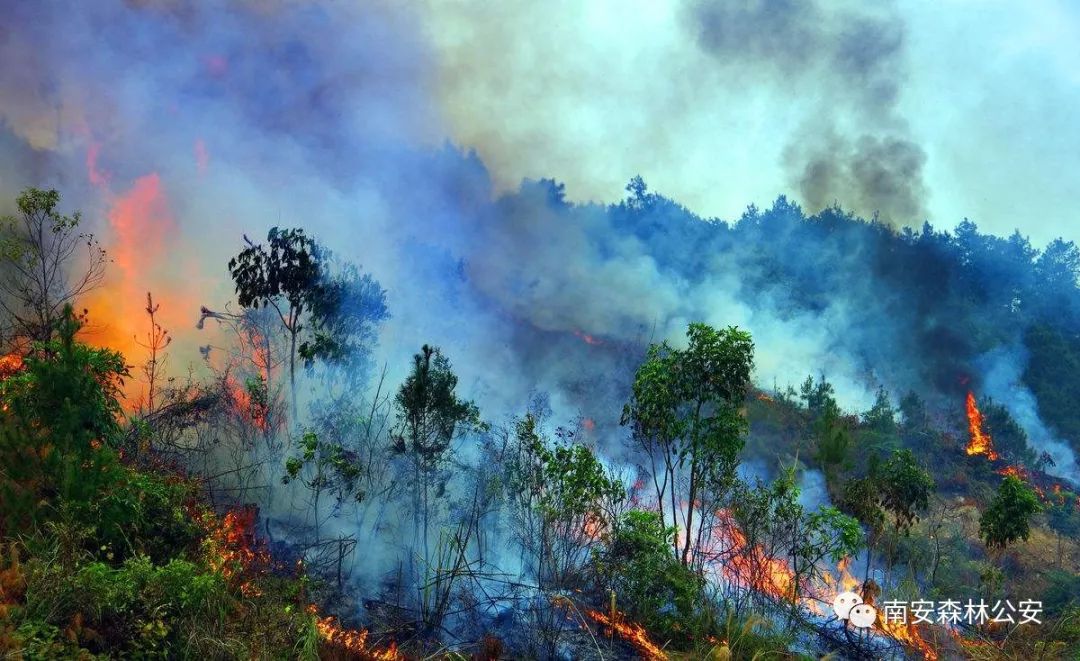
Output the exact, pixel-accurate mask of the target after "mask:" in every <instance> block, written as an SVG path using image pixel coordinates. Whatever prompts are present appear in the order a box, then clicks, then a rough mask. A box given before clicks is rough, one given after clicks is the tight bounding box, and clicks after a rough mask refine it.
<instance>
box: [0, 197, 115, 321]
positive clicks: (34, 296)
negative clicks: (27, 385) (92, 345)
mask: <svg viewBox="0 0 1080 661" xmlns="http://www.w3.org/2000/svg"><path fill="white" fill-rule="evenodd" d="M59 204H60V193H58V192H56V191H55V190H52V189H50V190H40V189H38V188H27V189H26V190H24V191H23V192H22V193H21V194H20V195H19V196H18V198H17V199H16V205H17V206H18V209H19V214H18V216H17V217H11V216H7V217H4V218H0V273H2V277H0V309H2V310H3V312H4V316H5V317H6V318H7V319H6V321H7V328H5V329H4V330H5V331H6V332H7V334H8V337H7V338H5V341H10V340H14V341H16V343H18V342H19V341H20V340H28V341H39V342H41V341H45V340H48V339H49V338H50V337H51V335H52V333H53V331H54V329H55V327H56V324H57V323H58V322H60V320H61V319H62V318H63V316H64V307H65V306H66V305H72V304H74V302H75V300H76V299H77V298H78V297H79V296H81V295H82V294H85V293H87V292H89V291H91V290H92V289H93V288H94V287H96V286H97V285H99V284H100V283H101V279H102V277H103V276H104V275H105V265H106V261H107V260H106V254H105V250H104V249H102V248H101V246H100V245H99V244H98V242H97V240H96V239H95V238H94V236H93V235H92V234H87V233H84V232H80V231H79V225H80V223H81V222H82V216H81V215H80V214H79V212H75V213H73V214H72V215H70V216H66V215H64V214H61V213H60V212H59V211H57V206H58V205H59ZM84 250H85V254H82V253H83V251H84Z"/></svg>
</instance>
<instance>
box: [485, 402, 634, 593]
mask: <svg viewBox="0 0 1080 661" xmlns="http://www.w3.org/2000/svg"><path fill="white" fill-rule="evenodd" d="M514 431H515V444H514V447H513V449H512V452H511V459H510V461H509V464H508V467H507V468H508V470H507V480H506V482H507V489H508V492H509V494H510V500H511V503H513V505H514V507H513V515H514V518H515V524H516V528H517V536H518V539H519V541H520V542H521V543H522V546H523V548H524V550H525V551H526V552H528V554H529V555H530V556H531V557H532V558H533V560H534V562H535V570H536V576H537V580H538V583H539V585H540V586H541V587H542V588H546V587H551V586H555V587H565V586H566V585H568V584H569V583H568V582H569V581H571V580H573V579H574V578H575V577H577V576H576V575H577V574H578V573H579V570H580V569H581V566H582V564H583V563H584V561H585V560H587V559H588V550H589V549H590V548H591V547H592V546H593V545H595V544H596V543H597V542H598V541H599V540H600V538H601V537H602V536H603V535H606V534H607V532H608V529H609V527H610V524H611V520H612V516H613V514H614V509H616V508H617V507H618V506H619V505H621V503H622V502H623V501H624V500H625V497H626V489H625V487H624V486H623V485H622V483H621V482H619V480H617V479H615V478H613V477H611V476H610V475H608V473H607V471H606V470H605V469H604V466H603V465H602V464H601V463H600V461H599V459H597V458H596V455H595V454H593V452H592V450H590V449H589V448H587V447H585V446H584V445H581V444H578V443H572V442H560V443H553V442H551V441H550V440H548V439H547V438H546V437H545V436H544V435H543V433H542V431H541V429H540V423H539V421H538V419H537V417H536V416H534V415H533V414H531V413H529V414H526V415H525V417H523V418H522V419H520V420H519V421H518V422H517V424H516V425H515V430H514ZM557 433H558V434H559V435H560V437H562V439H563V440H564V441H567V440H569V439H570V438H572V433H571V432H568V431H566V430H562V429H560V430H559V431H558V432H557ZM577 578H580V577H577Z"/></svg>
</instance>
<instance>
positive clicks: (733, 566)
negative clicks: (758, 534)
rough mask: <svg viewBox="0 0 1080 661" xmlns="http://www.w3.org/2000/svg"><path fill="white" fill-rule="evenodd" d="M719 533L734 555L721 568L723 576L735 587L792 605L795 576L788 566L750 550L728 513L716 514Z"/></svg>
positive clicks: (758, 547)
mask: <svg viewBox="0 0 1080 661" xmlns="http://www.w3.org/2000/svg"><path fill="white" fill-rule="evenodd" d="M718 514H719V517H720V521H721V530H722V534H723V536H724V537H725V538H726V540H727V542H728V545H729V546H730V547H731V548H732V549H733V550H734V551H735V553H734V554H733V555H732V556H731V560H730V562H728V563H727V564H725V565H724V566H723V569H722V571H723V574H724V576H725V577H726V578H727V579H728V580H730V581H732V582H734V583H736V584H741V585H745V586H747V587H750V588H751V589H753V590H755V591H757V592H762V593H764V594H767V595H769V596H771V597H775V598H777V599H783V600H787V601H794V600H795V597H796V594H797V590H796V588H797V587H798V585H797V582H796V580H795V573H794V572H793V571H791V568H790V567H788V565H787V563H786V562H784V561H783V560H780V559H778V558H774V557H771V556H770V555H769V554H767V553H766V552H765V550H764V549H762V548H761V546H758V545H754V546H750V545H749V544H748V543H747V541H746V535H745V534H744V533H743V531H742V530H740V529H739V527H738V526H737V525H736V524H735V521H734V519H733V518H732V516H731V513H730V512H728V511H726V510H725V511H721V512H719V513H718Z"/></svg>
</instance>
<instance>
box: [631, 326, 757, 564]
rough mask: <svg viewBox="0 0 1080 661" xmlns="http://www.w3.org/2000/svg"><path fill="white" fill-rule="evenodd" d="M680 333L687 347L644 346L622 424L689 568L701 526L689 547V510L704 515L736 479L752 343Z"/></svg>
mask: <svg viewBox="0 0 1080 661" xmlns="http://www.w3.org/2000/svg"><path fill="white" fill-rule="evenodd" d="M686 335H687V339H688V341H689V342H688V344H689V346H688V347H687V348H686V349H675V348H672V347H671V346H669V345H668V344H667V343H666V342H665V343H662V344H654V345H652V346H650V347H649V351H648V353H647V355H646V359H645V362H644V363H643V364H642V365H641V366H640V367H639V368H638V370H637V373H636V375H635V377H634V384H633V391H632V395H631V398H630V401H629V403H627V404H626V406H625V407H624V408H623V415H622V422H623V424H629V425H631V427H632V429H633V438H634V442H635V443H637V444H638V446H639V447H640V448H642V449H643V450H644V451H645V453H646V454H647V456H648V458H649V460H650V466H649V472H650V474H651V476H652V481H653V486H654V488H655V489H656V496H657V502H658V504H659V508H660V509H659V511H660V515H661V517H662V518H664V521H665V524H666V525H672V526H675V527H678V528H680V529H681V530H683V531H684V534H683V535H682V537H683V542H682V548H681V549H679V548H678V541H676V542H675V553H676V555H677V556H678V557H679V558H680V561H681V562H682V563H683V565H690V564H691V563H692V562H693V561H694V558H693V557H692V556H691V549H692V548H693V549H698V548H700V547H701V541H702V537H703V536H704V534H705V533H706V530H707V528H708V526H707V525H705V522H704V521H701V522H699V525H698V527H697V529H696V530H697V532H696V537H697V543H696V544H695V543H694V538H695V527H694V523H695V521H694V517H695V511H696V510H698V508H699V507H700V510H699V511H700V512H701V513H702V515H703V516H711V512H713V511H715V508H714V507H712V506H711V505H713V504H715V503H717V502H719V500H720V499H721V497H722V495H723V494H724V493H725V492H726V491H728V490H729V489H730V487H731V486H732V484H733V483H734V481H735V468H736V466H737V465H738V461H739V459H738V457H739V452H740V451H741V450H742V448H743V445H744V444H745V433H746V429H747V424H746V420H745V418H744V417H743V415H742V414H741V412H740V407H741V406H742V405H743V403H744V401H745V399H746V392H747V388H748V386H749V383H750V373H751V371H752V370H753V366H754V343H753V341H752V340H751V338H750V334H749V333H747V332H745V331H741V330H739V329H737V328H735V327H730V328H726V329H723V330H716V329H714V328H712V327H710V326H708V325H706V324H700V323H695V324H690V327H689V329H688V330H687V332H686ZM668 522H670V523H668ZM676 540H677V538H676Z"/></svg>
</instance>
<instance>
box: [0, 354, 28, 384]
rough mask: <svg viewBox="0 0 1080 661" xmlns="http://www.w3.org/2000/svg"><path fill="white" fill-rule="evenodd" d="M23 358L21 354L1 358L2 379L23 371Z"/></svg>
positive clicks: (0, 376) (0, 370)
mask: <svg viewBox="0 0 1080 661" xmlns="http://www.w3.org/2000/svg"><path fill="white" fill-rule="evenodd" d="M23 365H24V363H23V357H22V355H21V354H19V353H16V352H12V353H9V354H7V355H5V356H0V378H7V377H9V376H12V375H14V374H17V373H19V372H20V371H22V368H23Z"/></svg>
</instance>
